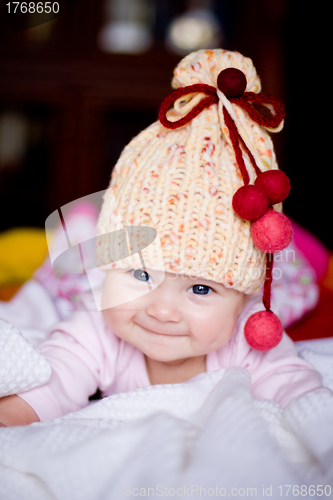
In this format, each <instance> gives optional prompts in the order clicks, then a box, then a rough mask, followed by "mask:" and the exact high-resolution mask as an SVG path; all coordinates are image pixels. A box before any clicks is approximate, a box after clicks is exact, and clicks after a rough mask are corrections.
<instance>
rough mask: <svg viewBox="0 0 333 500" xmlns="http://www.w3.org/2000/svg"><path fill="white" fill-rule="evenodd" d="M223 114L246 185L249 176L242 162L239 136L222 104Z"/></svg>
mask: <svg viewBox="0 0 333 500" xmlns="http://www.w3.org/2000/svg"><path fill="white" fill-rule="evenodd" d="M223 116H224V121H225V124H226V126H227V127H228V130H229V135H230V140H231V142H232V146H233V148H234V151H235V156H236V161H237V165H238V167H239V170H240V172H241V174H242V177H243V181H244V185H245V186H246V185H247V184H249V182H250V177H249V174H248V171H247V169H246V166H245V163H244V158H243V153H242V150H241V148H240V147H239V139H240V138H241V137H240V135H239V133H238V130H237V127H236V125H235V123H234V121H233V119H232V118H231V116H230V115H229V113H228V111H227V110H226V108H225V107H224V106H223Z"/></svg>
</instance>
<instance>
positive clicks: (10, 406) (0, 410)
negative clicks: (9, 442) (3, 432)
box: [0, 395, 39, 427]
mask: <svg viewBox="0 0 333 500" xmlns="http://www.w3.org/2000/svg"><path fill="white" fill-rule="evenodd" d="M33 422H39V418H38V416H37V414H36V413H35V411H34V410H33V409H32V408H31V406H30V405H29V404H28V403H27V402H26V401H24V399H22V398H20V397H19V396H16V395H13V396H5V397H4V398H1V399H0V427H10V426H14V425H28V424H32V423H33Z"/></svg>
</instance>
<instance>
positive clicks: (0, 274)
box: [0, 228, 47, 287]
mask: <svg viewBox="0 0 333 500" xmlns="http://www.w3.org/2000/svg"><path fill="white" fill-rule="evenodd" d="M46 255H47V242H46V236H45V230H44V229H38V228H14V229H9V230H8V231H4V232H3V233H1V234H0V287H3V286H5V285H12V284H18V283H21V284H22V283H24V282H25V281H27V280H28V279H30V278H31V276H32V275H33V273H34V271H35V270H36V269H37V268H38V267H39V266H40V265H41V264H42V263H43V261H44V259H45V257H46Z"/></svg>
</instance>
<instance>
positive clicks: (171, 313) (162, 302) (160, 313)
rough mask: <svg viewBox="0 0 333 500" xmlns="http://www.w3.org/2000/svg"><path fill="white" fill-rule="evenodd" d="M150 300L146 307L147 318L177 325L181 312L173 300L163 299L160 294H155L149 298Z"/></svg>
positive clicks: (169, 298)
mask: <svg viewBox="0 0 333 500" xmlns="http://www.w3.org/2000/svg"><path fill="white" fill-rule="evenodd" d="M148 295H150V294H148ZM151 295H153V294H151ZM151 299H152V300H150V302H149V304H148V305H147V307H146V313H147V315H148V316H151V317H153V318H155V319H157V320H158V321H160V322H161V323H166V322H168V321H172V322H174V323H178V322H179V321H181V319H182V315H181V310H180V307H179V304H177V301H176V300H175V298H172V297H165V296H164V297H163V296H161V294H157V295H156V296H155V297H151Z"/></svg>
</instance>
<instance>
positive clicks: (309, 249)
mask: <svg viewBox="0 0 333 500" xmlns="http://www.w3.org/2000/svg"><path fill="white" fill-rule="evenodd" d="M292 226H293V231H294V235H293V239H294V243H295V245H296V247H297V248H298V249H299V250H300V251H301V252H302V254H303V255H304V257H305V258H306V259H307V260H308V262H309V264H310V265H311V266H312V267H313V269H314V271H315V273H316V276H317V282H319V281H320V280H322V279H323V278H324V277H325V276H326V273H327V270H328V263H329V256H330V252H329V250H327V248H326V247H325V246H324V245H323V244H322V243H321V242H320V241H319V240H318V239H317V238H316V237H315V236H314V235H313V234H311V233H310V232H309V231H307V230H306V229H304V228H303V227H301V226H299V225H298V224H296V222H294V221H292Z"/></svg>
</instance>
